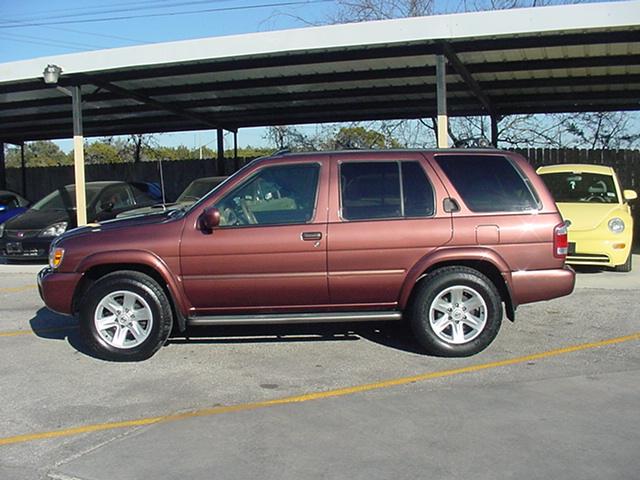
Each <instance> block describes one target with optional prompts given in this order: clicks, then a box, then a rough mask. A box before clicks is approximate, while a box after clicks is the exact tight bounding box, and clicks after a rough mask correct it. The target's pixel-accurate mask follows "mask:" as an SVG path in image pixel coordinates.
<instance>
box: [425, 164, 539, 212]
mask: <svg viewBox="0 0 640 480" xmlns="http://www.w3.org/2000/svg"><path fill="white" fill-rule="evenodd" d="M436 161H437V162H438V164H439V165H440V167H442V170H444V172H445V174H446V175H447V177H449V180H451V183H453V186H454V187H455V188H456V190H458V193H459V194H460V195H461V196H462V199H463V200H464V202H465V203H466V204H467V206H468V207H469V209H470V210H472V211H474V212H516V211H522V210H530V209H537V208H538V205H537V202H536V200H535V198H534V197H533V194H532V193H531V190H530V189H529V187H528V186H527V183H526V182H525V180H524V178H523V177H522V175H521V174H520V173H519V172H518V171H517V170H516V168H515V166H514V165H513V164H512V163H511V162H510V161H509V160H508V159H507V158H506V157H501V156H497V155H438V156H436Z"/></svg>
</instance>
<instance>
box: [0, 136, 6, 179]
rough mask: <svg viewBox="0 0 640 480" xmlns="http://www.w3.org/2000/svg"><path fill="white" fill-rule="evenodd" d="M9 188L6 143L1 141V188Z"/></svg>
mask: <svg viewBox="0 0 640 480" xmlns="http://www.w3.org/2000/svg"><path fill="white" fill-rule="evenodd" d="M6 189H7V171H6V169H5V165H4V143H2V142H0V190H6Z"/></svg>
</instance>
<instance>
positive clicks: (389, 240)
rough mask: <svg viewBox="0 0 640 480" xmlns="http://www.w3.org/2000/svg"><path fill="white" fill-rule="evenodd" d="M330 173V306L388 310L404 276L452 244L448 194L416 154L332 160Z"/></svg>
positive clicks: (345, 156) (422, 159) (350, 157)
mask: <svg viewBox="0 0 640 480" xmlns="http://www.w3.org/2000/svg"><path fill="white" fill-rule="evenodd" d="M332 169H333V171H332V178H336V179H337V181H335V182H332V186H331V188H332V191H331V207H330V212H329V218H330V222H329V232H328V234H329V242H328V271H329V290H330V297H331V302H332V303H333V304H334V305H338V306H354V307H356V306H363V305H368V306H376V307H381V308H393V307H394V306H396V305H397V303H398V300H399V293H400V290H401V287H402V284H403V282H404V279H405V277H406V275H407V273H408V271H409V270H410V269H411V268H412V267H413V266H414V265H415V264H416V262H417V261H418V260H419V259H421V258H422V257H424V256H425V255H427V254H428V253H429V252H431V251H432V250H433V249H435V248H436V247H438V246H441V245H443V244H445V243H447V242H448V241H449V240H450V239H451V215H450V214H448V213H445V212H444V211H442V207H441V205H442V199H443V198H445V197H446V191H445V190H444V187H443V186H442V184H441V183H440V181H439V179H438V177H437V176H436V174H435V172H434V171H433V170H432V169H431V167H430V165H429V164H428V163H427V162H426V160H425V158H424V157H423V156H422V155H421V154H420V153H417V152H398V153H388V154H386V155H385V157H384V160H383V159H381V157H380V155H379V154H366V153H362V154H357V155H353V154H351V155H336V156H335V157H334V159H333V164H332Z"/></svg>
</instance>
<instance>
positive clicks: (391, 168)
mask: <svg viewBox="0 0 640 480" xmlns="http://www.w3.org/2000/svg"><path fill="white" fill-rule="evenodd" d="M340 188H341V198H342V217H343V218H344V219H346V220H365V219H379V218H402V217H428V216H431V215H433V214H434V199H433V187H432V186H431V184H430V183H429V180H428V179H427V176H426V174H425V172H424V170H423V169H422V167H421V166H420V164H419V163H418V162H347V163H343V164H342V165H341V166H340Z"/></svg>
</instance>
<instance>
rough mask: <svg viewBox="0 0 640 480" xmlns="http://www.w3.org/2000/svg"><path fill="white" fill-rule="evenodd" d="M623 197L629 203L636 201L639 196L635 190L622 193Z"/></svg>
mask: <svg viewBox="0 0 640 480" xmlns="http://www.w3.org/2000/svg"><path fill="white" fill-rule="evenodd" d="M622 195H623V196H624V199H625V200H627V201H629V200H635V199H636V198H638V194H637V193H636V191H635V190H625V191H624V192H622Z"/></svg>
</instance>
